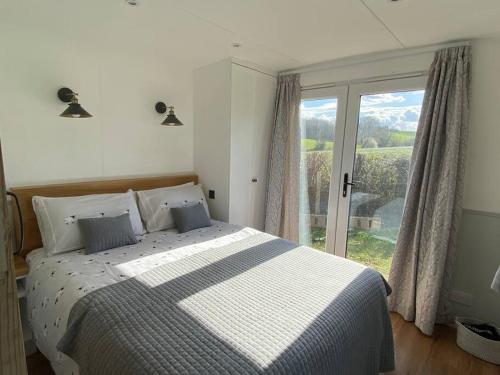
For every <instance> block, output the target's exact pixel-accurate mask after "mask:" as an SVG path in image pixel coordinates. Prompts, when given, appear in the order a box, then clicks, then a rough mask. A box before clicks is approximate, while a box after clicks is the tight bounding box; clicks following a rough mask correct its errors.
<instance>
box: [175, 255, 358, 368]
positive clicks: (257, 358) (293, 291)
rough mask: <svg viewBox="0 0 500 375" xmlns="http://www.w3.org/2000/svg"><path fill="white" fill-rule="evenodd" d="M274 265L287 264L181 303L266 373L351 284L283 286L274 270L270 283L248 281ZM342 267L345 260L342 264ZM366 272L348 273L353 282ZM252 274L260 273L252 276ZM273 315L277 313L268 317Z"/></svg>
mask: <svg viewBox="0 0 500 375" xmlns="http://www.w3.org/2000/svg"><path fill="white" fill-rule="evenodd" d="M282 256H285V257H286V256H288V255H282ZM280 258H281V257H280ZM273 262H278V263H277V264H279V263H281V262H283V263H284V260H283V259H271V260H269V261H268V262H266V264H265V265H263V266H261V267H260V268H259V269H258V270H256V269H249V270H247V271H245V272H243V273H241V274H238V275H237V276H234V277H232V278H230V279H228V280H225V281H222V282H220V283H218V284H217V285H214V286H211V287H208V288H206V289H203V290H201V291H199V292H197V293H196V294H193V295H191V296H189V297H187V298H185V299H183V300H182V301H180V302H178V304H177V305H178V306H179V307H180V308H181V309H182V310H183V311H185V312H186V313H187V314H189V315H190V316H191V317H192V318H193V319H195V320H196V321H197V322H198V323H199V324H200V325H201V326H203V328H204V329H206V330H208V331H209V332H210V333H211V334H212V335H214V336H215V337H217V338H218V339H220V340H222V341H224V342H226V343H227V344H228V345H230V346H231V347H232V348H233V349H234V350H236V351H238V352H240V353H242V354H244V355H245V356H246V357H247V358H249V359H250V360H252V362H254V363H256V364H257V365H258V366H259V367H261V368H262V369H265V368H267V367H269V366H271V365H272V364H273V362H275V361H276V360H277V359H278V358H279V357H280V356H281V355H283V354H284V353H285V352H286V351H287V349H289V348H290V347H291V346H293V345H294V344H296V342H297V340H298V339H299V338H300V337H301V336H302V335H303V334H304V333H305V332H306V331H307V330H308V329H309V328H310V327H311V325H312V324H314V322H315V321H317V320H318V319H319V318H320V317H321V316H322V315H323V314H324V313H325V310H326V309H327V308H328V307H329V306H330V305H332V304H333V303H334V302H335V300H336V299H337V297H339V295H341V294H343V293H344V291H345V290H346V289H347V288H348V286H349V282H347V283H345V279H344V281H342V282H338V283H337V282H335V281H333V282H332V281H330V282H329V283H327V284H330V287H328V286H326V287H320V286H319V285H317V284H316V285H315V287H314V285H313V284H312V283H313V281H312V280H310V281H309V280H302V281H300V280H297V283H295V284H292V285H290V284H286V283H283V284H282V285H280V282H279V281H276V273H274V274H273V273H272V272H270V273H268V277H269V281H268V282H266V280H263V281H262V282H260V283H259V285H254V284H253V283H249V282H248V281H249V280H254V277H258V278H264V279H265V278H266V271H265V268H266V267H270V268H272V267H273V264H272V263H273ZM283 263H281V264H283ZM342 264H343V260H342V261H341V262H340V263H339V265H340V266H341V265H342ZM263 267H264V268H263ZM340 268H343V267H340ZM340 268H339V270H340ZM332 271H335V269H332ZM363 271H364V268H363V267H355V268H354V269H349V270H348V271H347V272H348V273H350V277H351V278H350V280H354V279H356V278H357V277H358V276H359V275H360V274H361V273H362V272H363ZM253 272H258V273H259V274H258V275H251V273H253ZM330 276H331V275H330ZM325 277H326V275H325ZM316 281H317V280H316ZM268 286H269V287H268ZM276 288H278V289H276ZM298 306H300V308H297V307H298ZM270 311H271V312H272V311H274V312H277V313H276V314H274V315H273V316H272V317H270V316H269V312H270ZM330 314H331V313H330ZM273 332H279V334H273ZM255 348H260V349H259V350H255ZM261 349H262V350H261Z"/></svg>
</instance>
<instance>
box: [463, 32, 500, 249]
mask: <svg viewBox="0 0 500 375" xmlns="http://www.w3.org/2000/svg"><path fill="white" fill-rule="evenodd" d="M472 47H473V55H472V82H471V85H472V96H471V118H470V134H469V144H468V149H467V164H466V173H465V196H464V207H465V208H469V209H473V210H480V211H487V212H493V213H500V188H499V187H500V167H499V166H500V116H499V113H498V108H499V105H500V71H499V63H500V37H497V38H486V39H480V40H478V41H476V42H474V43H473V46H472ZM499 251H500V244H499Z"/></svg>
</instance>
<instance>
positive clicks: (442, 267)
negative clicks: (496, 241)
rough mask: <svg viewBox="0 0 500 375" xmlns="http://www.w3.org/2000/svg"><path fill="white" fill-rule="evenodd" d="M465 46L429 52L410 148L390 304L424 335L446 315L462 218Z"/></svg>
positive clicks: (466, 106) (467, 90)
mask: <svg viewBox="0 0 500 375" xmlns="http://www.w3.org/2000/svg"><path fill="white" fill-rule="evenodd" d="M469 74H470V47H456V48H449V49H444V50H440V51H438V52H437V53H436V56H435V58H434V61H433V63H432V65H431V68H430V72H429V79H428V81H427V87H426V92H425V98H424V103H423V106H422V113H421V115H420V123H419V125H418V129H417V135H416V139H415V147H414V150H413V155H412V161H411V169H410V176H409V184H408V185H409V187H408V192H407V196H406V204H405V208H404V213H403V219H402V223H401V230H400V233H399V236H398V241H397V244H396V250H395V253H394V258H393V261H392V266H391V271H390V276H389V283H390V284H391V285H392V286H393V293H392V295H391V296H390V298H389V305H390V308H391V309H392V310H393V311H397V312H399V313H400V314H401V315H402V316H403V317H404V318H405V319H406V320H412V321H413V320H414V321H415V325H416V326H417V327H418V328H420V330H421V331H422V332H423V333H425V334H427V335H431V334H432V332H433V329H434V324H435V323H436V322H442V321H446V320H448V319H449V308H448V295H449V284H450V274H451V267H452V262H453V258H454V256H455V244H456V239H457V229H458V225H459V223H460V217H461V201H462V190H463V174H464V159H465V147H466V142H467V133H468V130H467V129H468V118H469V95H470V79H469Z"/></svg>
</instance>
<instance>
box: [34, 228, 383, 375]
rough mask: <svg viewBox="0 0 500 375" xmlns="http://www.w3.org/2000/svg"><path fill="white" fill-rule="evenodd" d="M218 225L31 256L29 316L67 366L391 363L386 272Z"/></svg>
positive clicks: (289, 368) (333, 367) (58, 367)
mask: <svg viewBox="0 0 500 375" xmlns="http://www.w3.org/2000/svg"><path fill="white" fill-rule="evenodd" d="M213 224H214V225H213V226H211V227H208V228H203V229H199V230H194V231H191V232H187V233H184V234H178V233H176V232H175V231H167V232H157V233H153V234H150V235H146V236H144V238H143V239H142V240H141V242H140V243H139V244H137V245H132V246H127V247H122V248H117V249H113V250H110V251H104V252H101V253H97V254H92V255H84V254H83V252H82V251H77V252H71V253H66V254H60V255H56V256H51V257H46V256H45V254H44V251H43V250H39V251H36V252H34V253H33V254H30V256H29V259H28V262H29V264H30V273H29V276H28V282H27V288H28V291H27V292H28V309H29V311H28V313H29V318H30V321H31V324H32V327H33V332H34V337H35V343H36V345H37V346H38V348H39V349H40V351H41V352H42V353H43V354H45V355H46V356H47V358H48V359H49V360H50V361H51V363H52V366H53V368H54V370H55V371H56V373H57V374H70V373H74V374H77V373H78V372H80V374H82V375H84V374H93V373H106V374H134V375H135V374H140V373H156V374H170V373H189V374H191V373H199V374H220V373H227V374H233V373H234V374H242V373H254V374H268V373H269V374H270V373H272V374H287V375H288V374H303V373H314V374H330V373H336V374H370V373H373V374H377V373H378V372H379V371H389V370H391V369H392V367H393V346H392V345H393V343H392V330H391V324H390V319H389V315H388V310H387V302H386V288H385V285H384V282H383V280H382V278H381V276H380V275H379V274H378V273H376V272H375V271H373V270H371V269H368V268H366V267H364V266H362V265H360V264H357V263H355V262H352V261H349V260H346V259H343V258H339V257H336V256H333V255H330V254H325V253H322V252H318V251H316V250H313V249H310V248H307V247H304V246H298V245H296V244H294V243H291V242H289V241H285V240H283V239H280V238H277V237H274V236H271V235H268V234H265V233H262V232H259V231H257V230H254V229H250V228H242V227H239V226H235V225H230V224H225V223H221V222H214V223H213ZM56 346H57V347H59V348H61V350H62V351H64V352H65V353H68V355H70V356H71V357H72V358H74V359H76V361H77V362H78V363H79V364H80V366H79V367H78V366H76V363H75V362H73V361H72V360H71V359H69V357H68V356H66V355H65V354H62V353H61V352H59V351H58V350H57V349H56ZM110 358H115V359H116V360H110Z"/></svg>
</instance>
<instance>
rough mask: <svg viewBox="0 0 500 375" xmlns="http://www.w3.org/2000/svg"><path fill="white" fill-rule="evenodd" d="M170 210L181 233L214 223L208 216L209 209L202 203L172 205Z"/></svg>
mask: <svg viewBox="0 0 500 375" xmlns="http://www.w3.org/2000/svg"><path fill="white" fill-rule="evenodd" d="M170 212H171V213H172V218H173V219H174V223H175V226H176V227H177V230H178V231H179V233H184V232H189V231H190V230H193V229H198V228H204V227H209V226H211V225H212V223H211V222H210V219H209V218H208V215H207V210H206V209H205V207H204V206H203V204H201V203H195V204H192V205H189V206H183V207H172V208H171V209H170Z"/></svg>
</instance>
